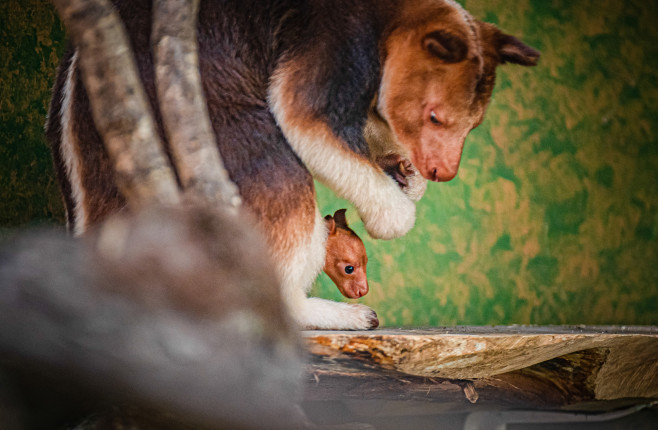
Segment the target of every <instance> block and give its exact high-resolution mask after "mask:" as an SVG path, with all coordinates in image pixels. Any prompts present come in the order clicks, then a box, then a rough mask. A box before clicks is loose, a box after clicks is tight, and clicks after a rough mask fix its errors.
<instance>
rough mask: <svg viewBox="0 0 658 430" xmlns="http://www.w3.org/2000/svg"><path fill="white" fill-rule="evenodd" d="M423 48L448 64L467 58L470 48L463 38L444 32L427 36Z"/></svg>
mask: <svg viewBox="0 0 658 430" xmlns="http://www.w3.org/2000/svg"><path fill="white" fill-rule="evenodd" d="M423 47H424V48H425V49H426V50H427V51H429V53H430V54H432V55H434V56H435V57H437V58H440V59H441V60H443V61H445V62H446V63H458V62H460V61H462V60H463V59H464V58H466V53H467V52H468V46H467V45H466V42H465V41H464V40H463V39H462V38H461V37H459V36H456V35H454V34H452V33H449V32H447V31H444V30H437V31H433V32H431V33H428V34H426V35H425V37H424V38H423Z"/></svg>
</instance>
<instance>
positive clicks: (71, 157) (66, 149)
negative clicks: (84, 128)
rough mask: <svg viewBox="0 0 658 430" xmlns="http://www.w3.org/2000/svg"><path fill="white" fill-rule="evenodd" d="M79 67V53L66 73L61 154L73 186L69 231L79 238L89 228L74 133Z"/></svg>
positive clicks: (63, 94) (76, 53)
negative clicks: (74, 98) (75, 95)
mask: <svg viewBox="0 0 658 430" xmlns="http://www.w3.org/2000/svg"><path fill="white" fill-rule="evenodd" d="M77 65H78V51H76V52H75V53H74V54H73V57H72V58H71V65H70V66H69V68H68V70H67V71H66V82H65V83H64V89H63V92H62V112H61V125H62V134H61V139H62V141H61V145H60V153H61V156H62V159H63V160H64V166H65V168H66V176H67V177H68V181H69V183H70V184H71V197H72V199H73V204H74V214H73V220H74V221H73V223H74V225H72V226H69V229H71V230H72V231H73V234H74V235H76V236H79V235H80V234H82V233H84V231H85V229H86V227H87V211H86V208H85V206H84V201H85V190H84V187H83V186H82V179H81V162H80V158H79V155H78V152H77V147H78V139H77V136H76V135H75V132H74V131H73V121H72V120H71V118H72V116H73V103H72V99H73V95H74V94H75V71H76V69H77Z"/></svg>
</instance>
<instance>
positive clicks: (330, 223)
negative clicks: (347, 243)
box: [324, 215, 336, 234]
mask: <svg viewBox="0 0 658 430" xmlns="http://www.w3.org/2000/svg"><path fill="white" fill-rule="evenodd" d="M324 223H325V225H326V226H327V230H329V234H334V233H335V232H336V221H335V220H334V218H333V217H332V216H331V215H327V216H325V217H324Z"/></svg>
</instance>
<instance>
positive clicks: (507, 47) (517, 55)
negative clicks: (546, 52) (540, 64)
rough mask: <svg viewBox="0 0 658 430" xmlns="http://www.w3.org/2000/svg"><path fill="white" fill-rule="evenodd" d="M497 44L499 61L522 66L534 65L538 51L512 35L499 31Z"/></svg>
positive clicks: (537, 59)
mask: <svg viewBox="0 0 658 430" xmlns="http://www.w3.org/2000/svg"><path fill="white" fill-rule="evenodd" d="M496 39H497V45H498V54H499V55H500V62H501V63H513V64H520V65H522V66H536V65H537V61H539V56H540V53H539V51H537V50H536V49H534V48H531V47H529V46H528V45H526V44H525V43H523V42H521V41H520V40H519V39H517V38H516V37H514V36H511V35H509V34H505V33H502V32H500V33H499V34H498V37H497V38H496Z"/></svg>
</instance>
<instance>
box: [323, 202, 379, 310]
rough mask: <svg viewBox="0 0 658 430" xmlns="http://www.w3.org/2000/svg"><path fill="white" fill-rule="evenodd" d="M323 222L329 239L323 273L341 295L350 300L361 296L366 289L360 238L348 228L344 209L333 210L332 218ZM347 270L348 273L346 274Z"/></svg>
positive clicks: (362, 248)
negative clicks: (325, 224)
mask: <svg viewBox="0 0 658 430" xmlns="http://www.w3.org/2000/svg"><path fill="white" fill-rule="evenodd" d="M325 222H326V223H327V228H328V229H329V236H328V238H327V247H326V248H327V253H326V257H325V264H324V269H323V270H324V272H325V273H326V274H327V275H328V276H329V278H331V280H332V281H333V282H334V284H336V287H338V290H339V291H340V292H341V294H342V295H343V296H345V297H347V298H350V299H358V298H359V297H363V296H365V295H366V294H367V293H368V289H369V288H368V278H367V275H366V266H367V264H368V256H367V254H366V248H365V246H364V245H363V242H362V241H361V238H359V236H358V235H357V234H356V233H354V231H352V229H350V228H349V227H348V225H347V222H346V220H345V209H340V210H338V211H336V213H335V214H334V216H333V217H332V216H331V215H327V216H326V217H325ZM349 267H351V270H348V271H349V272H351V273H348V271H346V269H347V268H349Z"/></svg>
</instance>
